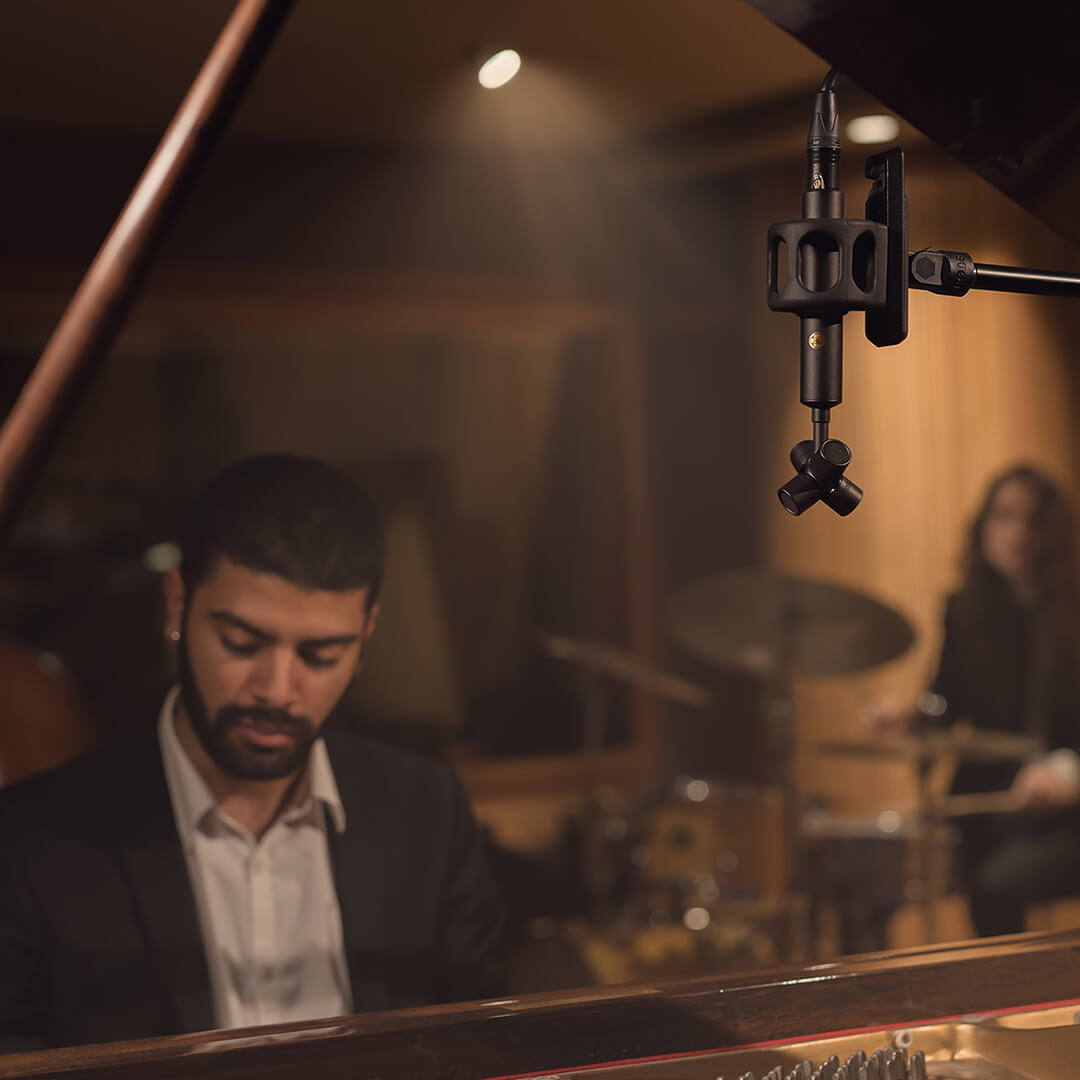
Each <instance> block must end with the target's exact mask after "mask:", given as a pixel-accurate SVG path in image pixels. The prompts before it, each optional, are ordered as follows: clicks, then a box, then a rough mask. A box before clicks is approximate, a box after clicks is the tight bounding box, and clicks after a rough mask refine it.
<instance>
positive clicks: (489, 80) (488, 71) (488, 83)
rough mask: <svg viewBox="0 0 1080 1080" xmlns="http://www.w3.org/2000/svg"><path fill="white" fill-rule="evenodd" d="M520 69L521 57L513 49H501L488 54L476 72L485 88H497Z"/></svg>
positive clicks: (503, 84)
mask: <svg viewBox="0 0 1080 1080" xmlns="http://www.w3.org/2000/svg"><path fill="white" fill-rule="evenodd" d="M520 70H521V57H520V56H519V55H518V54H517V53H516V52H515V51H514V50H513V49H503V50H502V51H501V52H497V53H495V55H494V56H489V57H488V58H487V59H486V60H485V61H484V62H483V63H482V64H481V65H480V71H479V73H478V74H477V76H476V77H477V79H479V81H480V85H481V86H482V87H484V89H485V90H498V88H499V87H500V86H505V85H506V84H507V83H508V82H509V81H510V80H511V79H512V78H513V77H514V76H515V75H516V74H517V73H518V71H520Z"/></svg>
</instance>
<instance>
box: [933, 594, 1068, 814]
mask: <svg viewBox="0 0 1080 1080" xmlns="http://www.w3.org/2000/svg"><path fill="white" fill-rule="evenodd" d="M933 690H934V692H935V693H937V694H940V695H941V696H942V697H943V698H944V700H945V702H946V705H947V710H946V712H945V714H944V716H943V717H942V718H941V720H942V722H943V723H946V724H950V723H953V722H955V721H958V720H962V721H967V722H968V723H971V724H972V725H974V726H975V727H976V728H978V729H982V730H987V731H1001V732H1010V733H1015V734H1027V735H1035V736H1038V737H1039V738H1041V739H1042V741H1043V743H1044V744H1045V746H1046V748H1047V749H1048V750H1056V749H1061V748H1068V749H1072V750H1076V751H1078V752H1080V711H1078V709H1077V702H1078V701H1080V660H1078V659H1077V658H1076V657H1075V656H1073V655H1072V653H1070V652H1069V651H1068V650H1064V649H1060V650H1057V651H1054V650H1052V649H1051V648H1049V647H1047V646H1040V643H1039V640H1038V636H1037V634H1036V629H1035V621H1034V616H1033V614H1032V613H1031V612H1030V611H1028V610H1026V609H1024V608H1022V607H1020V606H1019V605H1018V604H1017V603H1016V602H1015V601H1014V600H1012V599H1011V597H1010V595H1009V593H1008V591H1007V589H1006V587H1005V585H1004V583H1000V584H999V585H998V586H997V588H996V589H990V590H989V595H988V597H987V598H986V600H985V601H984V603H983V605H982V606H981V607H979V608H977V609H973V608H972V605H971V601H970V600H969V598H968V597H967V596H966V595H965V594H963V593H955V594H953V595H952V596H950V597H949V598H948V601H947V602H946V605H945V633H944V639H943V642H942V649H941V660H940V662H939V665H938V671H937V676H936V678H935V679H934V683H933ZM1020 765H1021V762H1019V761H999V762H995V761H989V762H984V761H964V762H962V763H961V764H960V766H959V768H958V769H957V772H956V775H955V778H954V782H953V790H954V791H955V792H958V793H965V792H972V791H1000V790H1004V789H1005V788H1007V787H1008V786H1009V784H1010V783H1012V780H1013V777H1014V776H1015V775H1016V773H1017V771H1018V769H1019V768H1020Z"/></svg>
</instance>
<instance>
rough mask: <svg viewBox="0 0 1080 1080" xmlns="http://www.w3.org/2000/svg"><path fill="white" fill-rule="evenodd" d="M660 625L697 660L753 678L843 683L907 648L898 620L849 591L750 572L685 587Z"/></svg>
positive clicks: (906, 628) (907, 631) (907, 636)
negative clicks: (839, 679) (774, 675)
mask: <svg viewBox="0 0 1080 1080" xmlns="http://www.w3.org/2000/svg"><path fill="white" fill-rule="evenodd" d="M666 621H667V627H668V630H669V632H670V634H671V637H672V638H673V639H674V640H675V641H677V642H678V643H679V644H680V645H682V646H683V647H684V648H685V649H686V650H687V651H688V652H690V653H693V654H694V655H695V656H697V657H698V658H699V659H701V660H704V661H706V662H708V663H713V664H718V665H720V666H722V667H733V668H738V669H740V670H742V671H747V672H750V673H751V674H755V675H765V674H768V673H770V672H782V673H788V674H791V675H847V674H851V673H852V672H856V671H864V670H866V669H867V668H872V667H876V666H877V665H878V664H884V663H886V662H887V661H889V660H894V659H895V658H896V657H898V656H900V655H902V654H903V653H905V652H906V651H907V650H908V649H909V648H910V647H911V644H912V642H913V641H914V640H915V631H914V630H913V629H912V627H911V624H910V623H909V622H908V621H907V619H905V618H904V616H903V615H901V614H900V613H899V612H897V611H893V610H892V608H889V607H886V606H885V605H884V604H882V603H881V602H880V601H878V600H875V599H873V598H872V597H870V596H866V595H865V594H863V593H860V592H856V591H855V590H854V589H849V588H846V587H844V586H841V585H833V584H831V583H828V582H824V581H814V580H811V579H807V578H797V577H787V576H784V575H780V574H769V573H764V572H760V571H753V570H739V571H735V572H734V573H730V574H723V575H721V576H718V577H713V578H706V579H704V580H702V581H695V582H693V583H691V584H690V585H687V586H686V587H685V588H683V589H682V591H680V592H679V593H678V594H676V596H675V597H674V598H673V599H672V601H671V603H670V604H669V605H668V609H667V620H666Z"/></svg>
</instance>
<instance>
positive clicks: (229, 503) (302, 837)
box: [0, 455, 501, 1051]
mask: <svg viewBox="0 0 1080 1080" xmlns="http://www.w3.org/2000/svg"><path fill="white" fill-rule="evenodd" d="M382 562H383V536H382V530H381V526H380V524H379V522H378V520H377V518H376V515H375V513H374V511H373V509H372V508H371V505H370V503H369V501H368V500H367V498H366V496H365V495H364V494H363V493H362V492H361V491H360V490H359V489H358V488H357V487H356V486H355V485H354V484H353V483H352V481H351V480H349V479H348V478H347V477H346V476H345V475H344V474H342V473H340V472H339V471H337V470H336V469H333V468H331V467H330V466H328V465H325V464H323V463H321V462H317V461H313V460H308V459H303V458H299V457H294V456H291V455H272V456H267V457H262V458H254V459H251V460H248V461H246V462H242V463H240V464H238V465H235V466H233V467H231V468H230V469H227V470H226V471H225V472H224V473H222V474H221V475H219V476H218V477H217V478H216V479H215V480H214V481H213V482H211V484H210V485H209V486H208V487H207V489H206V490H205V491H204V492H203V494H202V495H201V496H200V497H199V499H198V500H197V501H196V504H195V506H194V508H193V510H192V512H191V514H190V517H189V520H188V523H187V526H186V528H185V531H184V536H183V563H182V566H181V568H180V570H179V571H172V572H170V573H169V574H167V575H166V578H165V601H166V603H165V608H166V611H165V615H166V622H165V629H166V634H167V636H168V637H169V638H170V639H171V640H172V641H174V642H175V643H176V646H177V653H178V671H179V680H178V681H179V685H178V686H177V687H176V688H175V689H174V690H173V691H171V692H170V693H169V695H168V697H167V698H166V700H165V703H164V706H163V708H162V710H161V714H160V717H159V719H158V722H157V724H156V725H152V724H147V725H146V728H145V730H140V731H138V732H137V733H135V734H133V735H131V736H130V737H129V738H127V739H126V740H124V741H123V742H122V743H121V744H119V745H117V746H115V747H111V748H109V749H107V750H105V751H102V752H100V753H98V754H96V755H93V756H91V757H89V758H84V759H82V760H80V761H77V762H74V763H73V764H71V765H67V766H64V767H62V768H60V769H57V770H54V771H52V772H49V773H46V774H43V775H41V776H39V777H35V778H33V779H31V780H28V781H25V782H23V783H20V784H17V785H14V786H13V787H11V788H8V789H5V790H4V791H3V792H0V1049H2V1050H8V1051H10V1050H15V1049H24V1048H33V1047H40V1046H58V1045H73V1044H79V1043H88V1042H101V1041H112V1040H120V1039H130V1038H135V1037H141V1036H152V1035H163V1034H167V1033H171V1032H181V1031H195V1030H203V1029H208V1028H213V1027H239V1026H246V1025H254V1024H266V1023H282V1022H287V1021H294V1020H308V1019H316V1018H321V1017H333V1016H339V1015H343V1014H348V1013H351V1012H360V1011H366V1010H372V1009H391V1008H398V1007H404V1006H411V1005H420V1004H426V1003H433V1002H438V1001H445V1000H460V999H467V998H476V997H482V996H487V995H491V994H495V993H498V992H499V990H500V982H501V975H500V969H499V964H498V961H497V958H496V945H497V940H498V937H499V932H500V924H501V904H500V901H499V899H498V896H497V894H496V891H495V889H494V886H493V884H492V880H491V878H490V876H489V873H488V869H487V865H486V859H485V854H484V850H483V843H482V839H481V836H480V834H479V832H478V830H477V829H476V826H475V824H474V823H473V820H472V817H471V815H470V811H469V808H468V805H467V802H466V800H465V797H464V795H463V793H462V791H461V789H460V788H459V786H458V785H457V783H456V781H455V780H454V779H453V777H452V776H451V775H450V773H449V772H448V771H447V770H446V769H445V768H443V767H442V766H441V765H438V764H436V763H433V762H429V761H427V760H424V759H420V758H415V757H412V756H410V755H406V754H403V753H400V752H398V751H395V750H391V749H390V748H387V747H385V746H381V745H379V744H376V743H373V742H370V741H367V740H365V739H361V738H358V737H353V736H346V735H342V734H337V733H335V732H333V731H332V730H328V731H326V732H325V733H324V730H323V728H324V724H325V722H326V720H327V717H328V716H329V715H330V713H331V712H332V710H333V709H334V707H335V705H336V704H337V703H338V701H339V700H340V699H341V697H342V695H343V694H344V693H345V690H346V688H347V686H348V684H349V682H350V680H351V679H352V678H353V677H354V676H355V675H356V674H357V673H358V672H359V671H360V669H361V666H362V663H361V662H362V657H363V652H364V646H365V644H366V643H367V641H368V639H369V638H370V637H371V634H372V632H373V631H374V629H375V622H376V618H377V615H378V604H377V596H378V589H379V582H380V577H381V574H382ZM324 736H325V737H324Z"/></svg>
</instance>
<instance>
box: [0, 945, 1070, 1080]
mask: <svg viewBox="0 0 1080 1080" xmlns="http://www.w3.org/2000/svg"><path fill="white" fill-rule="evenodd" d="M1078 1018H1080V934H1078V933H1067V934H1050V935H1045V934H1044V935H1032V934H1025V935H1019V936H1017V937H1014V938H999V939H996V940H992V941H987V942H984V943H966V944H964V943H961V944H954V945H942V946H938V947H936V948H931V949H922V950H912V951H900V952H893V953H881V954H870V955H866V956H858V957H850V958H847V959H843V960H839V961H836V962H830V963H823V964H818V965H815V966H812V967H803V968H785V969H778V970H772V971H761V972H755V973H754V974H752V975H747V976H744V977H730V976H729V977H726V978H700V979H693V980H688V981H680V982H663V983H657V984H655V985H654V984H643V985H627V986H623V987H616V988H611V989H604V990H597V989H591V990H589V989H585V990H575V991H569V992H566V993H555V994H538V995H531V996H527V997H521V998H509V999H505V1000H499V1001H481V1002H475V1003H469V1004H465V1005H455V1006H438V1007H433V1008H426V1009H410V1010H401V1011H398V1012H390V1013H371V1014H367V1015H361V1016H353V1017H349V1018H346V1019H341V1020H327V1021H322V1022H319V1023H311V1024H292V1025H287V1026H283V1027H277V1028H252V1029H247V1030H235V1031H224V1032H207V1033H204V1034H193V1035H177V1036H172V1037H169V1038H164V1039H148V1040H141V1041H136V1042H131V1043H114V1044H103V1045H99V1046H92V1047H73V1048H70V1049H60V1050H48V1051H41V1052H33V1053H22V1054H11V1055H8V1056H7V1057H3V1058H0V1077H6V1078H15V1077H19V1078H22V1080H28V1078H30V1077H35V1078H38V1080H45V1078H53V1077H55V1078H59V1077H65V1078H71V1080H104V1078H106V1077H108V1078H116V1080H151V1078H153V1080H180V1078H194V1077H199V1078H200V1080H234V1078H240V1077H263V1076H274V1077H308V1076H312V1077H314V1076H317V1077H319V1078H320V1080H339V1078H340V1080H346V1078H348V1080H360V1078H375V1077H378V1078H381V1080H429V1078H430V1080H435V1078H440V1080H494V1078H496V1077H497V1078H500V1080H509V1078H511V1077H514V1078H521V1077H540V1076H543V1077H552V1078H554V1077H556V1076H558V1077H565V1078H567V1080H569V1078H571V1077H585V1076H589V1077H593V1078H595V1080H609V1078H610V1080H639V1078H640V1080H716V1078H724V1080H737V1078H739V1080H742V1078H745V1080H749V1078H750V1077H755V1078H757V1080H762V1078H765V1077H767V1078H769V1080H774V1078H775V1077H780V1078H781V1080H786V1078H787V1077H789V1076H794V1077H796V1078H797V1080H810V1078H811V1077H824V1078H834V1077H836V1076H838V1075H839V1076H840V1078H841V1080H843V1078H844V1076H845V1075H846V1076H847V1077H849V1078H854V1080H919V1077H920V1076H922V1077H925V1076H937V1077H966V1078H969V1080H1074V1078H1075V1077H1076V1076H1077V1075H1078V1064H1077V1062H1078V1059H1080V1025H1078V1024H1077V1020H1078ZM875 1055H877V1057H876V1058H875ZM861 1057H865V1059H866V1064H865V1065H864V1066H863V1068H864V1069H866V1071H865V1072H862V1071H860V1070H859V1068H858V1063H859V1061H860V1058H861ZM830 1059H834V1065H833V1067H832V1068H830V1066H829V1065H828V1062H829V1061H830ZM807 1062H808V1063H810V1065H809V1066H808V1065H806V1064H804V1063H807ZM847 1062H851V1063H852V1064H853V1065H854V1067H849V1068H848V1069H846V1070H845V1073H843V1074H841V1073H839V1070H838V1068H836V1066H837V1065H839V1064H842V1063H847ZM875 1062H876V1065H875ZM822 1065H824V1066H825V1067H824V1069H823V1070H822V1071H821V1072H818V1071H816V1070H818V1069H819V1068H820V1067H821V1066H822ZM776 1070H779V1071H776Z"/></svg>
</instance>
